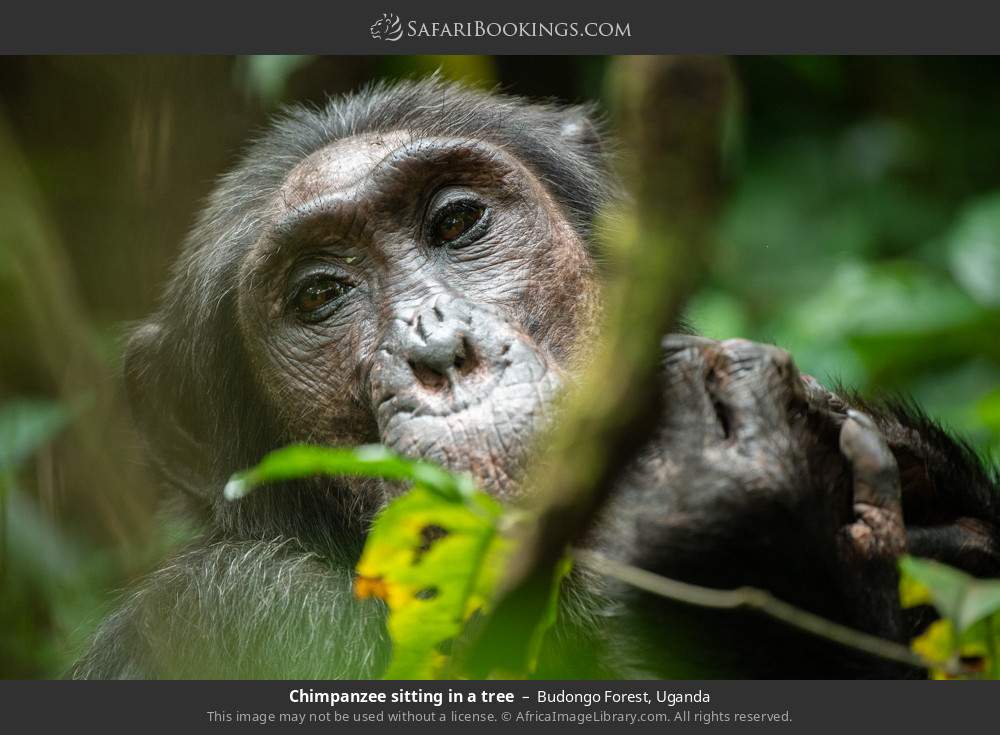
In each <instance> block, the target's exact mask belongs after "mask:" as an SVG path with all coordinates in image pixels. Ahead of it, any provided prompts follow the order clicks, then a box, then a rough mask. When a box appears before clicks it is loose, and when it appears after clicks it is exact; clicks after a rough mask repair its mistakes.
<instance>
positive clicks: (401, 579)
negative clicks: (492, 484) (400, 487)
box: [355, 485, 509, 679]
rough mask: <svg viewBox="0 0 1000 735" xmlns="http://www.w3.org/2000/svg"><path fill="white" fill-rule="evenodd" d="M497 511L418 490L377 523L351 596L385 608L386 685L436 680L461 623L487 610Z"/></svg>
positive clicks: (504, 546) (497, 553)
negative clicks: (370, 599) (389, 681)
mask: <svg viewBox="0 0 1000 735" xmlns="http://www.w3.org/2000/svg"><path fill="white" fill-rule="evenodd" d="M501 514H502V508H501V506H500V504H499V503H498V502H497V501H496V500H494V499H493V498H491V497H489V496H488V495H486V494H485V493H478V492H477V493H475V494H474V495H472V496H470V497H468V498H454V497H453V498H448V497H445V496H443V495H441V494H440V493H436V492H433V491H431V490H430V489H429V488H426V487H424V486H422V485H417V486H416V487H414V488H413V490H411V491H410V492H408V493H406V494H405V495H402V496H401V497H399V498H397V499H396V500H394V501H393V502H392V503H390V504H389V505H388V506H387V507H386V508H385V509H384V510H383V511H382V512H381V513H380V514H379V516H378V518H377V519H376V521H375V524H374V526H373V528H372V530H371V533H370V534H369V536H368V540H367V542H366V544H365V549H364V553H363V554H362V556H361V561H360V562H359V563H358V575H359V576H358V578H357V580H356V581H355V593H356V594H357V596H358V597H361V598H366V597H378V598H381V599H383V600H385V602H386V603H387V604H388V606H389V613H390V615H389V622H388V626H389V635H390V637H391V639H392V647H393V648H392V660H391V662H390V664H389V669H388V671H387V672H386V674H385V676H386V678H389V679H425V678H430V677H433V676H435V675H437V674H439V673H441V671H442V669H443V667H444V666H445V665H446V663H447V653H448V651H449V649H450V647H451V645H452V644H453V643H454V641H455V639H456V637H457V636H458V635H459V634H460V632H461V630H462V628H463V626H464V623H465V621H466V620H467V619H468V618H469V616H471V615H472V614H473V613H475V612H476V611H477V610H481V609H483V608H484V607H486V606H487V605H488V604H489V601H490V600H491V599H492V597H493V592H494V587H495V583H496V579H495V575H493V574H491V573H490V571H491V570H495V569H497V568H500V567H501V566H502V562H503V560H504V559H505V558H506V555H507V552H508V550H509V544H508V542H507V540H506V539H505V538H503V537H501V536H500V535H499V534H498V531H497V529H498V525H499V521H500V517H501Z"/></svg>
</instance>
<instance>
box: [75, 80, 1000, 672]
mask: <svg viewBox="0 0 1000 735" xmlns="http://www.w3.org/2000/svg"><path fill="white" fill-rule="evenodd" d="M407 126H412V129H411V128H408V127H407ZM514 151H520V153H518V154H515V152H514ZM602 151H603V146H602V143H601V140H600V136H599V135H598V134H597V133H596V132H595V128H594V127H593V125H592V124H591V123H590V122H589V120H588V119H587V118H586V115H585V114H583V113H581V111H580V110H579V109H576V108H565V109H564V108H558V107H554V106H539V105H530V104H527V103H525V102H523V101H519V100H515V99H512V98H503V97H498V96H495V95H485V94H481V93H477V92H473V91H469V90H464V89H462V88H460V87H455V86H450V85H444V84H441V83H439V82H437V81H434V80H430V81H425V82H415V83H403V84H400V85H397V86H395V87H391V88H381V89H375V90H372V91H368V92H363V93H360V94H358V95H356V96H352V97H348V98H344V99H337V100H333V101H331V102H330V103H329V105H328V108H327V109H326V110H324V111H319V112H316V111H304V110H303V111H299V112H297V113H295V115H293V116H292V117H291V118H289V119H288V120H286V121H284V122H279V123H278V124H277V125H276V127H275V128H274V130H272V131H271V133H269V136H267V137H265V139H264V141H263V142H262V143H260V144H258V145H257V146H256V147H255V148H252V149H251V150H250V152H249V153H248V154H247V156H246V158H245V159H244V161H243V162H242V163H241V164H240V166H238V167H237V168H236V169H235V171H234V172H233V173H232V174H230V175H229V176H228V177H227V178H225V179H224V180H223V181H222V183H221V184H220V187H219V189H218V190H217V191H216V193H215V194H214V195H213V198H212V200H211V201H210V203H209V205H208V207H207V208H206V211H205V213H204V214H203V215H202V217H201V218H200V219H199V222H198V225H197V226H196V227H195V230H194V231H193V233H192V235H191V237H190V239H189V241H188V243H187V245H186V246H185V250H184V253H183V255H182V257H181V260H180V262H179V263H178V266H177V268H176V269H175V272H174V275H173V278H172V280H171V282H170V286H169V288H168V290H167V293H166V296H165V298H164V302H163V305H162V307H161V308H160V310H159V311H158V312H157V313H156V314H155V315H154V316H153V317H152V318H150V320H148V321H147V322H146V323H145V324H144V325H142V326H141V327H140V328H139V329H137V330H136V331H135V332H134V333H133V336H132V338H131V340H130V342H129V347H128V354H127V356H126V366H125V373H126V382H127V388H128V392H129V397H130V402H131V404H132V408H133V411H134V413H135V416H136V420H137V423H138V425H139V428H140V430H141V431H142V433H143V435H144V437H145V439H146V441H147V443H148V445H149V448H150V455H151V458H152V460H153V462H154V463H155V465H156V466H157V467H158V469H159V470H160V472H161V474H162V476H163V479H164V481H165V483H166V484H167V485H169V486H170V487H172V488H174V489H176V490H177V491H178V494H179V495H181V496H183V497H184V498H185V500H186V503H187V505H188V507H189V511H190V512H191V513H192V514H193V515H194V517H195V518H196V519H197V521H198V522H199V523H200V524H201V527H202V528H203V534H202V536H201V537H200V538H199V539H198V540H196V541H195V542H194V543H192V544H191V545H190V546H189V547H187V548H185V549H183V550H181V551H180V552H178V554H177V555H175V556H174V557H173V558H172V559H170V560H169V561H168V562H167V563H165V564H164V565H163V567H162V568H161V569H159V570H158V571H156V572H154V573H153V574H151V575H150V576H149V577H148V578H147V579H146V580H144V581H143V582H142V583H141V584H139V585H137V586H136V587H135V588H134V589H133V590H132V591H131V592H130V593H129V595H128V596H127V597H126V598H125V599H124V600H123V601H122V604H121V606H120V607H119V608H118V610H117V611H116V612H115V613H114V614H113V615H112V616H111V617H109V619H108V620H107V621H106V622H105V623H104V625H103V626H102V627H101V628H100V630H99V631H98V633H97V636H96V638H95V641H94V643H93V645H92V646H91V648H90V650H89V651H88V652H87V653H86V654H85V655H84V656H83V658H82V659H81V660H80V662H79V663H78V664H77V666H76V667H75V669H74V671H73V675H74V676H78V677H88V678H113V677H128V678H134V677H212V676H221V677H230V678H238V677H267V678H312V677H316V678H336V677H369V676H377V675H379V673H380V671H381V670H382V667H383V666H384V664H385V660H386V655H387V645H386V639H385V628H384V624H383V612H384V611H383V610H382V609H381V608H380V607H379V606H378V605H377V604H363V603H359V602H358V601H357V600H355V599H354V598H353V596H352V594H351V572H352V569H353V567H354V565H355V563H356V560H357V557H358V554H359V550H360V548H361V546H362V545H363V543H364V539H365V534H366V532H367V528H368V525H369V524H370V521H371V518H372V514H373V513H374V512H375V511H376V510H377V509H378V508H379V507H381V506H382V505H383V504H384V502H385V501H386V500H387V499H388V498H389V497H391V496H392V494H394V493H396V492H398V491H399V488H398V487H397V486H395V485H393V484H391V483H382V482H377V481H372V480H358V479H345V478H337V479H328V478H326V479H322V480H312V481H298V482H292V483H283V484H280V485H275V486H271V487H267V488H263V489H261V490H260V491H258V492H255V493H253V494H252V495H251V496H250V497H248V498H245V499H244V500H241V501H239V502H237V503H227V502H225V501H224V500H223V499H222V494H221V489H222V486H223V484H224V483H225V481H226V479H227V478H228V477H229V476H230V475H231V473H233V472H235V471H238V470H241V469H244V468H245V467H247V466H248V465H250V464H252V463H254V462H256V461H257V460H259V458H260V457H261V456H263V454H265V453H266V452H267V451H269V450H272V449H275V448H277V447H279V446H282V445H284V444H287V443H289V442H292V441H309V442H315V443H321V444H330V445H355V444H360V443H367V442H373V441H380V442H383V443H385V444H387V445H389V446H390V447H393V448H395V449H397V450H399V451H401V452H403V453H405V454H407V455H409V456H413V457H422V458H426V459H431V460H435V461H438V462H440V463H442V464H444V465H446V466H448V467H450V468H451V469H454V470H468V471H470V472H472V473H473V475H474V476H475V477H476V479H477V480H478V481H479V483H480V484H481V485H482V486H483V487H484V488H486V489H488V490H489V491H490V492H492V493H494V494H496V495H498V496H500V497H502V498H505V499H507V498H512V497H516V496H517V495H518V491H519V490H520V480H521V478H522V475H523V470H524V467H525V464H526V462H527V461H528V460H529V459H530V456H531V452H532V449H533V439H534V438H535V436H536V434H537V432H538V430H539V428H540V427H542V426H543V425H545V424H546V423H547V422H549V421H552V420H558V410H557V408H556V406H557V404H558V400H557V398H558V395H559V393H560V392H561V389H562V388H563V387H564V386H565V385H566V384H567V383H568V382H569V381H572V379H573V376H574V375H575V374H576V373H577V372H578V370H579V369H580V365H581V364H583V363H584V362H585V360H586V355H587V353H588V350H589V348H590V347H591V346H592V344H593V342H594V341H595V339H596V327H595V325H596V324H597V321H598V316H599V311H600V287H599V281H598V276H597V274H596V271H597V269H596V264H595V258H594V256H593V251H592V248H593V245H592V243H590V242H589V233H588V226H589V223H590V222H591V221H592V219H593V216H594V213H595V211H596V210H598V209H599V207H600V206H602V204H603V203H606V194H607V187H606V186H604V184H605V183H606V182H605V179H607V178H608V173H607V170H606V167H605V166H604V164H603V163H602V161H603V160H604V154H603V152H602ZM663 356H664V361H663V369H662V377H663V382H662V386H663V392H664V396H663V398H664V401H663V404H664V406H665V411H664V415H663V417H662V425H661V426H660V429H659V431H658V432H657V433H656V435H655V436H653V437H652V438H651V439H649V440H648V444H647V445H646V446H645V448H644V449H643V450H642V452H641V453H640V458H639V460H638V461H636V462H635V464H634V466H632V467H629V468H622V479H621V482H620V483H619V486H618V487H617V489H616V491H615V492H614V493H613V496H612V499H611V502H610V503H609V505H608V507H607V508H606V509H604V512H603V514H602V517H601V518H600V519H599V522H598V523H597V524H596V526H595V527H594V528H593V530H592V531H591V533H590V536H589V539H588V543H589V544H590V545H592V546H594V547H596V548H597V549H599V550H601V551H602V552H604V553H607V554H610V555H613V556H615V557H617V558H619V559H623V560H626V561H629V562H631V563H634V564H637V565H639V566H642V567H644V568H646V569H649V570H652V571H654V572H659V573H662V574H665V575H668V576H671V577H676V578H679V579H683V580H687V581H690V582H695V583H699V584H704V585H712V586H717V587H734V586H739V585H754V586H758V587H762V588H764V589H767V590H769V591H771V592H772V593H774V594H775V595H777V596H778V597H781V598H783V599H785V600H787V601H789V602H793V603H796V604H799V605H801V606H803V607H806V608H808V609H810V610H813V611H815V612H818V613H820V614H822V615H825V616H827V617H830V618H832V619H836V620H839V621H841V622H844V623H847V624H849V625H852V626H855V627H857V628H860V629H862V630H865V631H868V632H871V633H875V634H878V635H881V636H885V637H887V638H891V639H896V640H904V639H906V638H907V637H909V636H910V635H912V634H913V633H914V632H915V631H916V630H918V629H919V627H920V626H921V625H923V624H926V622H927V620H928V617H927V614H926V611H917V612H916V613H915V614H913V615H910V614H904V613H903V611H901V610H900V609H899V601H898V594H897V577H896V572H895V558H896V556H897V555H898V554H900V553H902V552H903V551H905V550H907V549H908V550H910V551H911V552H912V553H919V554H922V555H926V556H931V557H936V558H941V559H943V560H945V561H948V562H949V563H952V564H956V565H958V566H961V567H962V568H964V569H967V570H969V571H970V572H973V573H976V574H983V575H985V574H994V575H996V574H998V573H1000V554H998V552H997V549H998V544H997V538H998V532H997V526H998V519H1000V508H998V502H997V500H996V492H995V490H996V487H995V485H996V480H995V474H991V473H990V471H989V470H988V469H986V468H984V467H983V466H982V465H981V464H980V463H979V462H978V461H977V460H976V458H975V457H974V455H972V453H971V452H969V451H968V449H967V448H965V447H964V446H963V445H961V444H960V443H958V442H956V441H954V440H953V439H952V438H950V437H949V436H948V435H947V434H945V433H944V432H942V431H941V430H940V429H938V428H937V427H936V426H934V425H933V424H932V423H931V422H929V421H928V420H926V419H925V418H924V417H923V416H922V415H920V414H919V412H915V411H913V410H912V409H909V408H907V407H904V406H891V405H872V406H869V405H866V404H864V403H862V402H861V401H859V400H858V399H856V398H853V397H844V396H840V395H837V394H835V393H833V392H831V391H828V390H827V389H825V388H824V387H822V386H821V385H820V384H819V383H817V382H816V381H815V380H813V379H812V378H809V377H806V376H800V375H799V374H798V372H797V370H796V368H795V366H794V364H793V362H792V360H791V358H790V357H789V356H788V354H787V353H785V352H783V351H781V350H778V349H777V348H774V347H770V346H767V345H760V344H754V343H751V342H747V341H743V340H729V341H726V342H715V341H712V340H706V339H702V338H699V337H693V336H685V335H680V336H671V337H667V338H666V339H665V341H664V347H663ZM644 441H645V439H644ZM904 522H905V525H904ZM561 613H562V614H561V620H560V623H559V625H558V626H557V631H556V635H554V636H553V637H552V642H551V646H552V648H553V650H550V651H549V652H548V655H547V656H543V660H542V668H541V670H540V672H539V673H540V674H541V675H553V676H597V675H601V676H620V675H625V676H630V675H637V676H648V675H665V676H669V675H677V674H681V675H685V676H695V675H698V674H699V673H701V674H705V675H726V676H734V675H735V676H741V675H742V676H786V677H787V676H829V677H837V676H859V675H868V676H872V675H892V676H897V675H912V674H913V673H914V672H912V671H901V670H899V669H898V668H893V667H891V666H890V667H886V666H885V665H883V664H882V663H880V662H876V661H873V660H871V659H866V658H864V657H858V656H853V655H850V654H848V653H846V652H845V651H844V650H843V649H839V648H836V647H834V646H831V645H827V644H823V643H821V642H819V641H817V640H816V639H812V638H806V637H803V636H802V635H799V634H796V633H793V632H791V631H789V630H788V629H787V628H786V627H783V626H781V625H779V624H775V623H770V622H768V621H766V620H762V619H760V618H757V617H753V616H748V615H741V614H738V613H734V612H725V613H713V612H710V611H705V610H701V609H692V608H687V607H684V606H680V605H676V604H672V603H669V602H666V601H664V600H661V599H652V598H649V597H647V596H643V595H637V594H635V593H634V592H633V591H630V590H627V589H623V588H619V587H616V586H615V585H612V584H608V583H606V581H605V580H603V579H599V578H588V577H586V575H583V574H581V575H579V577H578V578H576V579H574V580H572V581H571V584H570V585H569V587H568V588H567V589H566V594H565V595H564V604H563V609H562V611H561ZM178 621H184V623H183V624H181V623H179V622H178ZM191 623H194V624H193V625H192V624H191Z"/></svg>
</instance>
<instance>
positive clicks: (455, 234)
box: [431, 202, 486, 245]
mask: <svg viewBox="0 0 1000 735" xmlns="http://www.w3.org/2000/svg"><path fill="white" fill-rule="evenodd" d="M484 214H486V207H484V206H483V205H482V204H477V203H476V202H453V203H451V204H447V205H445V206H444V207H443V208H442V209H441V211H440V213H438V215H437V216H436V217H435V218H434V226H433V227H432V228H431V236H432V237H433V239H434V242H435V243H436V244H438V245H450V244H454V243H457V242H458V241H463V244H464V242H466V241H467V242H472V240H473V239H474V237H475V236H476V235H479V234H482V231H483V229H484V225H485V221H484V218H483V215H484ZM477 225H478V227H477ZM463 236H464V237H463Z"/></svg>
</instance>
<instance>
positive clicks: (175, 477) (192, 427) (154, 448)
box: [124, 322, 210, 496]
mask: <svg viewBox="0 0 1000 735" xmlns="http://www.w3.org/2000/svg"><path fill="white" fill-rule="evenodd" d="M182 371H183V368H182V367H181V365H180V363H179V360H178V354H177V351H176V350H174V349H171V346H170V344H169V339H168V336H167V333H166V330H164V329H163V327H162V326H161V325H160V324H158V323H156V322H147V323H146V324H144V325H142V326H141V327H139V328H138V329H137V330H136V331H135V332H133V333H132V335H131V336H130V337H129V340H128V344H127V345H126V348H125V365H124V373H125V392H126V396H127V399H128V404H129V409H130V411H131V413H132V417H133V420H134V421H135V423H136V425H137V428H138V429H139V432H140V434H141V435H142V438H143V440H144V442H145V444H146V448H147V451H148V452H149V455H150V457H151V459H152V460H153V463H154V465H155V467H156V469H157V471H158V472H159V474H160V475H161V477H162V478H163V479H164V480H166V481H167V483H168V484H170V485H172V486H174V487H175V488H177V489H179V490H183V491H184V492H186V493H191V494H193V495H196V496H202V495H203V494H204V493H205V487H206V483H207V478H208V470H209V467H210V465H209V462H208V456H207V453H206V451H205V450H204V446H205V443H204V442H203V441H201V440H199V439H198V436H197V434H198V431H197V425H196V421H195V420H194V418H193V415H192V412H191V408H190V406H188V405H187V404H186V401H185V393H186V391H185V383H186V382H187V381H185V380H184V377H183V372H182Z"/></svg>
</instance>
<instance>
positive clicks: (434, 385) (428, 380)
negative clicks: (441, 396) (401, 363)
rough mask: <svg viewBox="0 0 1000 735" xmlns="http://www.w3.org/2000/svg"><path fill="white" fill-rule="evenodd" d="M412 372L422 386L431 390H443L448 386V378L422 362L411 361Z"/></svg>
mask: <svg viewBox="0 0 1000 735" xmlns="http://www.w3.org/2000/svg"><path fill="white" fill-rule="evenodd" d="M409 365H410V370H412V371H413V376H414V377H415V378H416V379H417V382H419V383H420V384H421V385H422V386H424V387H425V388H430V389H431V390H442V389H443V388H446V387H447V386H448V376H447V375H444V374H442V373H439V372H437V371H436V370H434V368H432V367H430V366H429V365H425V364H423V363H420V362H414V361H413V360H410V361H409Z"/></svg>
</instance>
